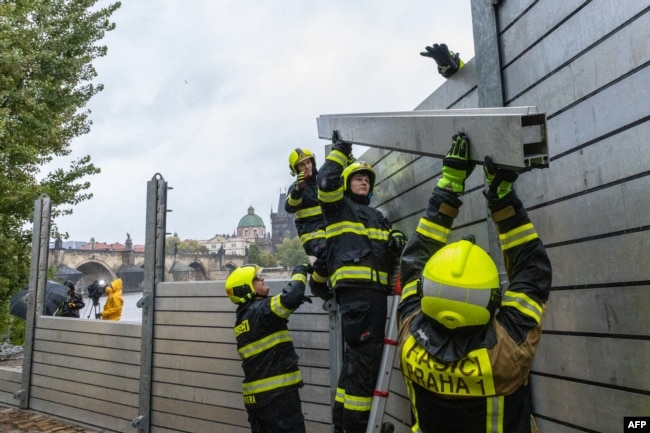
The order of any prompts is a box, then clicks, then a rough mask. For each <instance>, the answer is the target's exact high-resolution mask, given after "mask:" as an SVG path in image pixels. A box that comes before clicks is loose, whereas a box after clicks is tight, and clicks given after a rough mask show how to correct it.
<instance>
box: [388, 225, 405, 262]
mask: <svg viewBox="0 0 650 433" xmlns="http://www.w3.org/2000/svg"><path fill="white" fill-rule="evenodd" d="M406 241H407V239H406V235H405V234H404V233H402V232H401V231H399V230H391V232H390V233H388V252H390V253H391V254H392V255H393V257H400V256H401V255H402V250H404V247H405V246H406Z"/></svg>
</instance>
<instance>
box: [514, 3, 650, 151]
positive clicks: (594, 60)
mask: <svg viewBox="0 0 650 433" xmlns="http://www.w3.org/2000/svg"><path fill="white" fill-rule="evenodd" d="M648 40H650V14H643V15H642V16H640V17H638V18H637V19H635V20H634V21H631V22H630V23H628V24H627V25H626V26H625V27H623V28H621V29H620V30H619V31H617V32H615V33H613V34H611V35H608V38H607V39H606V40H604V41H603V42H601V43H599V44H596V45H594V46H593V47H591V48H590V49H589V51H587V52H584V53H583V54H582V55H581V56H580V57H578V58H576V59H573V60H572V61H571V63H569V64H567V65H566V66H564V67H562V68H561V69H559V70H557V71H555V72H554V73H553V74H552V75H550V76H546V77H544V80H543V81H541V82H540V83H538V84H537V85H536V86H534V87H532V88H530V89H527V90H526V92H525V93H524V94H522V95H521V96H519V97H517V98H516V99H515V100H513V101H512V102H511V103H512V104H514V105H535V106H537V108H538V109H539V110H540V111H543V112H545V113H546V114H547V116H549V118H552V117H553V116H554V113H556V112H558V111H560V110H563V109H565V108H566V107H567V106H569V105H572V104H575V102H576V101H578V100H580V99H582V98H584V97H585V96H587V95H589V94H591V93H593V92H596V91H598V90H599V89H603V88H604V87H606V86H609V85H611V84H612V83H613V82H615V81H616V80H618V79H620V78H621V77H623V76H625V75H626V74H627V73H629V72H630V71H632V70H634V69H636V68H638V67H639V66H641V65H643V64H645V63H647V62H648V61H650V47H649V46H648V44H647V41H648ZM604 58H607V59H609V60H608V61H606V62H603V59H604ZM549 128H551V126H549ZM567 132H568V131H567ZM551 147H552V146H551Z"/></svg>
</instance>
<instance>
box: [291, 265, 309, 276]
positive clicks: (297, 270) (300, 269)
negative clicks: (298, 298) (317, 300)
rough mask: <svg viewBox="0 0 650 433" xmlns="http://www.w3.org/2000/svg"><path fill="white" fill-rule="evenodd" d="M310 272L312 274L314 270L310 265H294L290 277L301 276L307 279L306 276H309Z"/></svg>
mask: <svg viewBox="0 0 650 433" xmlns="http://www.w3.org/2000/svg"><path fill="white" fill-rule="evenodd" d="M312 272H314V268H313V267H312V266H311V265H307V264H305V265H296V266H294V267H293V271H291V276H294V275H296V274H303V275H304V276H305V277H307V274H311V273H312Z"/></svg>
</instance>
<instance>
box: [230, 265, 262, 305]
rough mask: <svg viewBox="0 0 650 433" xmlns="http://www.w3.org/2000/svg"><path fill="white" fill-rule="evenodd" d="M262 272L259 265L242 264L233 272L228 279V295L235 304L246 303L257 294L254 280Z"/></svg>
mask: <svg viewBox="0 0 650 433" xmlns="http://www.w3.org/2000/svg"><path fill="white" fill-rule="evenodd" d="M261 273H262V268H260V267H259V266H257V265H242V266H240V267H238V268H237V269H235V270H234V271H232V272H231V274H230V275H228V278H227V279H226V295H228V297H229V298H230V300H231V301H232V303H233V304H245V303H246V302H248V301H249V300H251V299H253V298H254V297H255V295H256V294H257V293H256V292H255V288H254V287H253V280H254V279H255V278H258V277H259V276H260V274H261Z"/></svg>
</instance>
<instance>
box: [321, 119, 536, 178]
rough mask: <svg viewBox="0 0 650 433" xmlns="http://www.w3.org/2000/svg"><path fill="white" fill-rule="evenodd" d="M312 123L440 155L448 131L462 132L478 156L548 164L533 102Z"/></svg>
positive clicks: (346, 136)
mask: <svg viewBox="0 0 650 433" xmlns="http://www.w3.org/2000/svg"><path fill="white" fill-rule="evenodd" d="M317 123H318V135H319V137H320V138H331V136H332V131H333V130H338V131H339V134H340V137H341V139H342V140H343V141H348V142H352V143H357V144H362V145H365V146H370V147H379V148H384V149H392V150H399V151H403V152H412V153H416V154H419V155H428V156H437V157H441V158H442V157H444V156H445V155H446V154H447V152H448V151H449V144H450V139H451V137H452V136H453V135H454V134H455V133H458V132H464V133H466V134H467V135H468V136H469V137H470V139H471V143H472V148H471V149H472V150H471V155H470V156H471V158H472V159H473V160H476V161H478V162H483V160H484V157H485V156H486V155H491V156H492V157H493V158H494V160H495V161H498V162H499V164H501V165H503V166H508V167H513V168H525V167H545V166H546V165H547V164H548V147H547V142H546V116H545V115H544V114H543V113H538V112H537V109H536V108H535V107H507V108H475V109H458V110H429V111H409V112H393V113H363V114H341V115H322V116H320V117H319V118H318V119H317Z"/></svg>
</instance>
